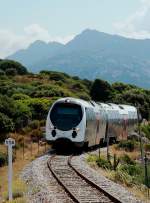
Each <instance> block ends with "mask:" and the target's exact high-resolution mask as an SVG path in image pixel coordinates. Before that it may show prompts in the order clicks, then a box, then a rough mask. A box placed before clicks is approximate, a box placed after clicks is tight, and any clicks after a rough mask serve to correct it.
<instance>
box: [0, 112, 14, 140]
mask: <svg viewBox="0 0 150 203" xmlns="http://www.w3.org/2000/svg"><path fill="white" fill-rule="evenodd" d="M13 130H14V123H13V121H12V119H11V118H9V117H8V116H7V115H5V114H3V113H1V112H0V142H3V141H4V140H5V139H6V135H7V133H8V132H11V131H13Z"/></svg>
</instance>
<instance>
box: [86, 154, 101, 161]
mask: <svg viewBox="0 0 150 203" xmlns="http://www.w3.org/2000/svg"><path fill="white" fill-rule="evenodd" d="M97 159H98V157H97V155H94V154H90V155H89V156H88V158H87V161H88V162H91V163H92V162H96V160H97Z"/></svg>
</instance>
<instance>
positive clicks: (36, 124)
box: [29, 120, 40, 129]
mask: <svg viewBox="0 0 150 203" xmlns="http://www.w3.org/2000/svg"><path fill="white" fill-rule="evenodd" d="M29 127H30V128H31V129H37V128H39V127H40V122H39V120H34V121H31V122H30V123H29Z"/></svg>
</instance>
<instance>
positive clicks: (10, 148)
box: [5, 138, 15, 201]
mask: <svg viewBox="0 0 150 203" xmlns="http://www.w3.org/2000/svg"><path fill="white" fill-rule="evenodd" d="M5 145H6V146H8V195H9V201H11V200H12V146H14V145H15V140H14V139H12V138H8V139H6V140H5Z"/></svg>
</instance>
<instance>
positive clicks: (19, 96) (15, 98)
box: [12, 93, 30, 100]
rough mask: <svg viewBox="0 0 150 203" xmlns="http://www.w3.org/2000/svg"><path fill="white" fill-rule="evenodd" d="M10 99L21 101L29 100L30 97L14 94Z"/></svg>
mask: <svg viewBox="0 0 150 203" xmlns="http://www.w3.org/2000/svg"><path fill="white" fill-rule="evenodd" d="M12 98H13V99H14V100H23V99H29V98H30V97H29V96H28V95H26V94H22V93H16V94H13V95H12Z"/></svg>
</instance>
